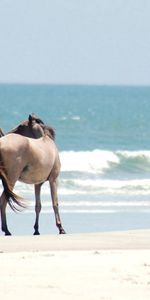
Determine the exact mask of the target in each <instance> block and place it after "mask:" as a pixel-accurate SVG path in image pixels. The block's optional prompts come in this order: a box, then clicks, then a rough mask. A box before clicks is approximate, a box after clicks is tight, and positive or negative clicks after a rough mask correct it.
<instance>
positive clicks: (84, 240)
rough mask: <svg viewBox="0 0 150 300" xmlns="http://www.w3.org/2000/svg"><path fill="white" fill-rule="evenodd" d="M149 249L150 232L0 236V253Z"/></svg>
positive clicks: (148, 230) (147, 230) (149, 230)
mask: <svg viewBox="0 0 150 300" xmlns="http://www.w3.org/2000/svg"><path fill="white" fill-rule="evenodd" d="M121 249H124V250H125V249H128V250H129V249H136V250H138V249H145V250H146V249H149V250H150V229H146V230H129V231H116V232H99V233H81V234H65V235H39V236H0V252H1V253H3V252H22V251H23V252H24V251H25V252H28V251H29V252H32V251H58V250H59V251H60V250H62V251H66V250H68V251H74V250H84V251H86V250H87V251H88V250H121Z"/></svg>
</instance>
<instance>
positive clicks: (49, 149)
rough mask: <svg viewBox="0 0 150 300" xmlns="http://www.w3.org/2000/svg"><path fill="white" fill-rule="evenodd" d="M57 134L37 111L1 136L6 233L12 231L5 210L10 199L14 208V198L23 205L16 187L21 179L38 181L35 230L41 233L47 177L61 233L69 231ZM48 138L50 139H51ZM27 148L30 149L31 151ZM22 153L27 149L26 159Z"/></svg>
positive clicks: (0, 173)
mask: <svg viewBox="0 0 150 300" xmlns="http://www.w3.org/2000/svg"><path fill="white" fill-rule="evenodd" d="M16 133H19V134H16ZM21 134H23V135H28V137H26V136H21ZM29 136H30V137H29ZM31 137H32V138H31ZM54 138H55V132H54V130H53V129H52V128H51V127H49V126H46V125H45V124H44V123H43V121H42V120H40V119H38V118H37V117H35V115H32V116H31V115H29V118H28V121H25V122H23V123H21V124H20V125H18V126H17V127H16V128H14V129H12V131H10V132H8V133H7V135H5V136H3V137H1V139H0V158H1V159H0V162H1V164H0V178H1V179H2V183H3V187H4V191H3V193H2V196H1V198H0V202H1V205H0V206H1V207H0V209H1V220H2V231H4V232H5V235H10V234H11V233H10V232H9V230H8V228H7V222H6V212H5V211H6V205H7V203H8V204H9V205H10V206H11V208H12V209H14V206H13V203H12V202H14V203H17V204H18V205H19V206H22V203H21V202H20V201H18V199H19V198H18V196H17V195H15V194H14V193H13V191H12V190H13V187H14V186H15V183H16V181H17V180H20V181H22V182H25V183H29V184H34V185H35V200H36V202H35V212H36V220H35V224H34V230H35V231H34V235H38V234H40V233H39V215H40V211H41V200H40V190H41V186H42V184H43V183H44V182H45V181H47V180H48V181H49V183H50V189H51V197H52V203H53V209H54V213H55V219H56V226H57V227H58V229H59V233H60V234H64V233H65V230H64V229H63V227H62V225H61V220H60V216H59V209H58V197H57V182H58V176H59V173H60V160H59V154H58V149H57V147H56V145H55V142H54ZM47 139H48V140H47ZM45 141H46V142H45ZM47 141H49V143H48V142H47ZM17 142H18V143H17ZM27 145H28V147H27ZM29 146H30V147H29ZM32 146H33V147H32ZM36 147H37V148H36ZM39 147H41V148H39ZM26 149H27V150H28V151H27V152H26ZM32 150H33V152H32ZM20 153H21V154H22V153H25V157H26V159H25V160H24V155H23V156H21V154H20ZM35 158H37V161H36V160H35ZM45 161H47V166H49V174H48V176H46V177H45V174H46V175H47V167H46V165H45ZM42 162H43V164H42ZM24 163H25V165H24ZM44 168H45V170H44ZM14 170H15V171H14ZM31 170H32V172H31ZM36 173H41V174H43V175H42V178H40V179H39V178H38V177H39V176H38V174H36ZM37 178H38V179H37Z"/></svg>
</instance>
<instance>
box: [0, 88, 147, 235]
mask: <svg viewBox="0 0 150 300" xmlns="http://www.w3.org/2000/svg"><path fill="white" fill-rule="evenodd" d="M32 112H34V113H35V114H37V115H38V116H39V117H40V118H41V119H42V120H43V121H44V122H45V123H46V124H48V125H51V126H52V127H53V128H54V129H55V131H56V144H57V146H58V149H59V153H60V159H61V166H62V167H61V174H60V177H59V187H58V196H59V207H60V214H61V219H62V223H63V226H64V228H65V230H66V231H67V232H68V233H78V232H96V231H111V230H128V229H137V228H139V229H143V228H150V87H126V86H86V85H85V86H82V85H81V86H80V85H78V86H76V85H17V84H16V85H9V84H1V85H0V127H1V128H2V129H3V130H4V131H5V132H8V131H9V130H11V129H12V128H13V127H15V126H17V125H18V124H19V123H20V122H22V121H24V120H26V119H27V118H28V115H29V114H30V113H32ZM0 187H1V186H0ZM1 189H2V187H1ZM15 191H16V192H17V193H18V194H19V195H21V196H23V197H24V198H25V199H26V203H27V206H28V207H27V209H26V210H25V211H23V212H20V213H17V214H15V213H14V212H11V210H10V209H9V208H8V210H7V215H8V225H9V229H10V231H11V232H12V233H13V234H15V235H19V234H24V235H26V234H32V232H33V223H34V218H35V213H34V189H33V186H32V185H25V184H23V183H20V182H17V184H16V187H15ZM40 224H41V233H42V234H56V233H57V229H56V227H55V221H54V215H53V211H52V206H51V199H50V191H49V186H48V184H47V183H45V184H44V185H43V187H42V212H41V221H40ZM1 234H2V233H1Z"/></svg>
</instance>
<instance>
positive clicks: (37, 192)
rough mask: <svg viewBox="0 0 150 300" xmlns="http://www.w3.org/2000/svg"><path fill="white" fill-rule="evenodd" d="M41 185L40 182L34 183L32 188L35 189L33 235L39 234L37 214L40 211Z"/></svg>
mask: <svg viewBox="0 0 150 300" xmlns="http://www.w3.org/2000/svg"><path fill="white" fill-rule="evenodd" d="M41 186H42V183H40V184H35V186H34V190H35V213H36V218H35V224H34V229H35V231H34V235H39V234H40V233H39V215H40V211H41V207H42V206H41V199H40V192H41Z"/></svg>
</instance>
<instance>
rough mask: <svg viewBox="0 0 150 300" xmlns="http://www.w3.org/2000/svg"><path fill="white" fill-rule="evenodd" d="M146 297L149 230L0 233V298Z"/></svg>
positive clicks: (149, 274)
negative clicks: (27, 233) (8, 234)
mask: <svg viewBox="0 0 150 300" xmlns="http://www.w3.org/2000/svg"><path fill="white" fill-rule="evenodd" d="M42 297H43V299H44V300H47V299H52V300H56V299H57V300H68V299H70V300H74V299H82V300H84V299H86V300H129V299H131V300H134V299H135V300H149V299H150V230H136V231H128V232H114V233H95V234H79V235H76V234H72V235H63V236H59V235H58V236H55V235H50V236H36V237H35V236H31V237H28V236H22V237H17V236H16V237H2V236H1V237H0V299H4V300H7V299H11V300H12V299H15V300H18V299H21V300H24V299H27V298H28V300H30V299H32V300H34V299H36V300H42Z"/></svg>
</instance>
